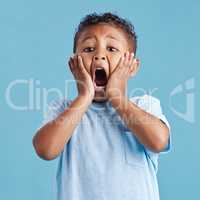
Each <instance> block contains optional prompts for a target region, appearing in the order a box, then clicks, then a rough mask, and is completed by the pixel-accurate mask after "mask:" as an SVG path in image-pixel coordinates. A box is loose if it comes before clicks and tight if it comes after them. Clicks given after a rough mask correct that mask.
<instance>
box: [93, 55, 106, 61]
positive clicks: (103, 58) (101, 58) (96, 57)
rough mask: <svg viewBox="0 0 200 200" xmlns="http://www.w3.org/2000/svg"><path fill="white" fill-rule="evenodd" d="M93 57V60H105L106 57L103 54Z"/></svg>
mask: <svg viewBox="0 0 200 200" xmlns="http://www.w3.org/2000/svg"><path fill="white" fill-rule="evenodd" d="M94 59H95V60H105V59H106V57H105V56H95V57H94Z"/></svg>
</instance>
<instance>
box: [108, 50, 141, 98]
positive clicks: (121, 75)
mask: <svg viewBox="0 0 200 200" xmlns="http://www.w3.org/2000/svg"><path fill="white" fill-rule="evenodd" d="M137 66H138V63H137V61H136V59H134V54H133V53H129V52H126V53H125V55H124V56H122V57H121V58H120V60H119V63H118V65H117V67H116V68H115V70H114V71H113V72H112V74H111V76H110V78H109V80H108V84H107V87H106V95H107V98H108V99H109V100H110V101H112V100H113V99H115V98H121V97H125V95H126V87H127V82H128V79H129V78H130V76H133V75H134V74H135V73H136V70H137Z"/></svg>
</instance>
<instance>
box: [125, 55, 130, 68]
mask: <svg viewBox="0 0 200 200" xmlns="http://www.w3.org/2000/svg"><path fill="white" fill-rule="evenodd" d="M129 56H130V53H129V52H126V53H125V60H124V67H128V64H129Z"/></svg>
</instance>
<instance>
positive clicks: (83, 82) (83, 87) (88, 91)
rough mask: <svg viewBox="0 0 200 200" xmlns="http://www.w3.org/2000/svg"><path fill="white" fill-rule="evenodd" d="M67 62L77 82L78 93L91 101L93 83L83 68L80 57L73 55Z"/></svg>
mask: <svg viewBox="0 0 200 200" xmlns="http://www.w3.org/2000/svg"><path fill="white" fill-rule="evenodd" d="M68 64H69V66H70V70H71V72H72V74H73V75H74V78H75V80H76V82H77V89H78V95H79V96H84V97H86V98H87V100H88V101H92V100H93V98H94V85H93V83H92V79H91V77H90V75H89V73H88V72H87V71H86V69H85V66H84V64H83V59H82V57H81V56H80V55H74V56H73V57H70V59H69V62H68Z"/></svg>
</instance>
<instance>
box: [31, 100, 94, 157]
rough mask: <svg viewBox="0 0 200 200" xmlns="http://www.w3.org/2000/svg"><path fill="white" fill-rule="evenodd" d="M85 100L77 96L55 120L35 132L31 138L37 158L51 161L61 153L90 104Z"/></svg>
mask: <svg viewBox="0 0 200 200" xmlns="http://www.w3.org/2000/svg"><path fill="white" fill-rule="evenodd" d="M87 99H88V98H87V97H84V96H78V97H77V98H76V99H75V100H74V101H73V102H72V103H71V104H70V106H69V107H68V108H67V109H66V110H65V111H64V112H63V113H61V114H60V115H59V116H58V117H57V118H56V119H54V120H53V121H51V122H49V123H47V124H46V125H45V126H43V127H42V128H40V129H39V130H38V131H37V133H36V135H35V136H34V137H33V146H34V148H35V150H36V152H37V154H38V156H40V157H41V158H43V159H45V160H52V159H55V158H56V157H57V156H58V155H59V154H60V153H61V151H62V150H63V148H64V146H65V144H66V143H67V142H68V140H69V139H70V137H71V136H72V133H73V131H74V129H75V127H76V125H77V124H78V123H79V122H80V121H81V118H82V116H83V115H84V113H85V112H86V110H87V108H88V106H89V104H90V101H88V100H87Z"/></svg>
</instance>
